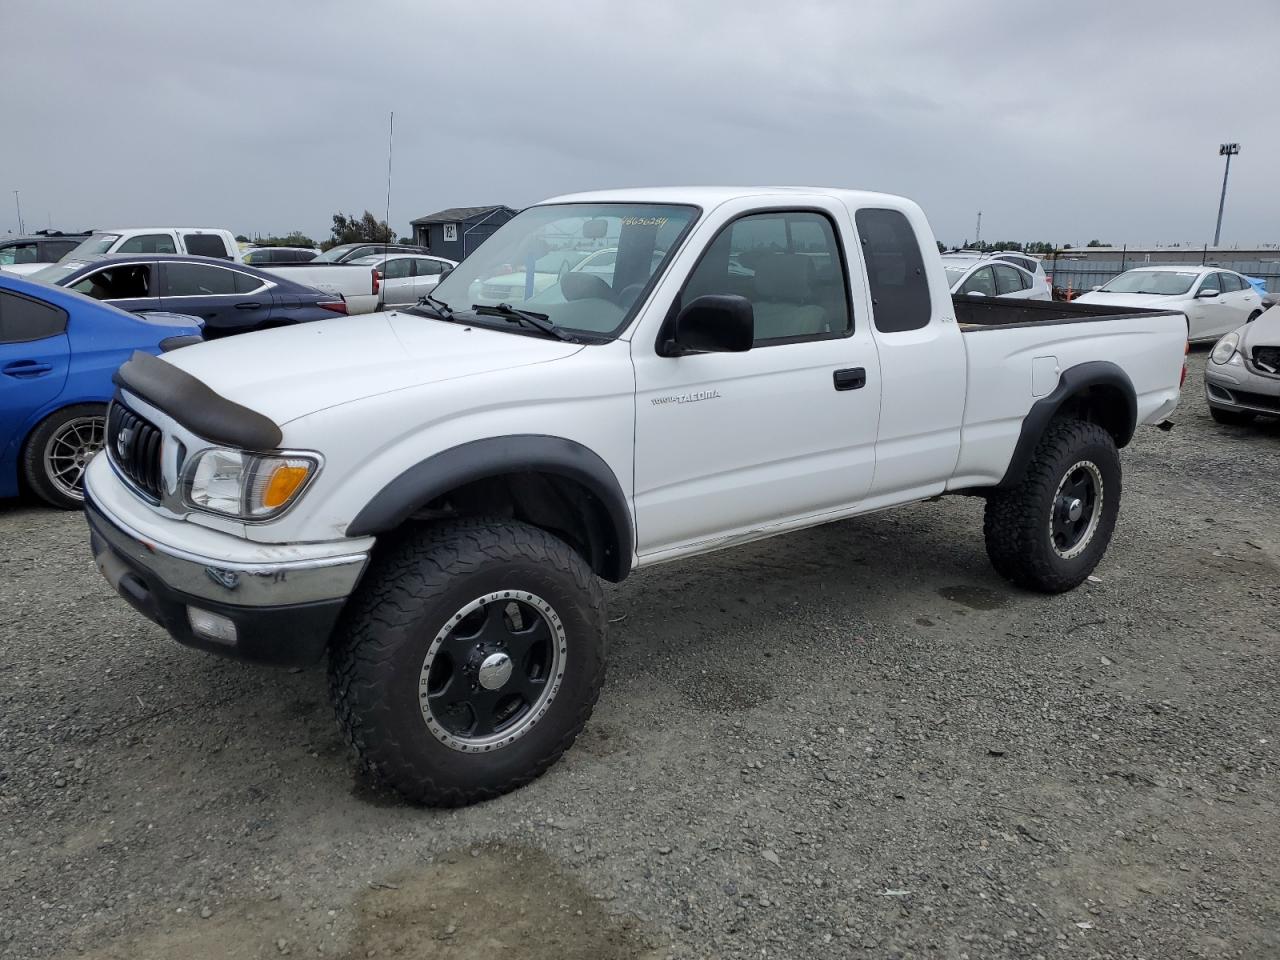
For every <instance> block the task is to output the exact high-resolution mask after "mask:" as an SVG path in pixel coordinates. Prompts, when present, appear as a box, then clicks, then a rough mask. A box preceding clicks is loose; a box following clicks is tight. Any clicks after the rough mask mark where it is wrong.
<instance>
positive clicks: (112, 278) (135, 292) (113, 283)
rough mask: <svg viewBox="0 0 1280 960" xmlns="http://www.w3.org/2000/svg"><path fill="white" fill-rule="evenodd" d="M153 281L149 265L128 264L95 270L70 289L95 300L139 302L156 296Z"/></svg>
mask: <svg viewBox="0 0 1280 960" xmlns="http://www.w3.org/2000/svg"><path fill="white" fill-rule="evenodd" d="M153 279H154V278H153V277H152V275H151V266H150V265H149V264H145V263H130V264H125V265H124V266H120V267H104V268H103V269H101V270H95V271H94V272H93V273H91V274H89V275H88V276H87V277H84V278H82V279H80V280H77V281H76V282H75V283H73V284H72V285H71V289H72V290H74V291H75V292H76V293H83V294H85V296H89V297H93V299H95V300H139V299H143V298H146V297H154V296H155V295H156V292H155V291H156V287H155V283H154V282H153Z"/></svg>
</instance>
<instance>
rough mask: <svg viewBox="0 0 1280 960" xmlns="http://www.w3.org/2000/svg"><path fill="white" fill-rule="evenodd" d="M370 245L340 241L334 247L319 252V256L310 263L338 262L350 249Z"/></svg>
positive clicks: (369, 245) (368, 245)
mask: <svg viewBox="0 0 1280 960" xmlns="http://www.w3.org/2000/svg"><path fill="white" fill-rule="evenodd" d="M371 246H372V244H369V243H340V244H338V245H337V246H336V247H330V248H329V249H328V250H326V251H325V252H324V253H322V254H320V256H318V257H316V258H315V260H313V261H312V263H338V262H340V261H341V260H342V258H343V257H345V256H346V255H347V254H349V253H351V251H353V250H358V249H360V248H361V247H371Z"/></svg>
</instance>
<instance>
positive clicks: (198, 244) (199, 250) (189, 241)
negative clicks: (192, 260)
mask: <svg viewBox="0 0 1280 960" xmlns="http://www.w3.org/2000/svg"><path fill="white" fill-rule="evenodd" d="M182 242H183V243H185V244H186V245H187V253H189V254H191V255H192V256H196V257H221V258H222V259H223V260H226V259H228V258H229V254H228V253H227V245H226V244H225V243H223V242H222V238H221V237H220V236H218V235H217V234H216V233H188V234H184V235H183V237H182Z"/></svg>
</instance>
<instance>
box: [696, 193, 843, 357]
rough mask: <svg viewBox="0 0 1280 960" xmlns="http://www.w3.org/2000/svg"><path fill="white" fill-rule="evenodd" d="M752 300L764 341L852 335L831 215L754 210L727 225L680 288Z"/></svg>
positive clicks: (760, 342) (758, 342)
mask: <svg viewBox="0 0 1280 960" xmlns="http://www.w3.org/2000/svg"><path fill="white" fill-rule="evenodd" d="M705 294H731V295H736V296H740V297H745V298H746V299H748V300H750V301H751V306H752V309H753V312H754V313H755V324H756V338H755V343H756V345H757V346H761V345H768V344H781V343H794V342H797V341H800V340H823V339H829V338H831V337H843V336H847V335H848V334H849V333H850V331H851V330H852V329H853V323H852V315H851V313H850V310H849V296H848V285H847V284H846V283H845V276H844V267H843V260H842V258H841V255H840V247H839V245H838V243H837V241H836V236H835V230H834V229H833V228H832V226H831V221H830V220H828V219H827V218H826V217H825V216H823V215H822V214H820V213H813V212H811V211H802V210H795V211H777V212H770V213H760V214H750V215H748V216H744V217H740V218H739V219H737V220H734V221H733V222H732V223H730V224H729V225H728V226H726V227H724V228H723V229H722V230H721V231H720V233H719V234H717V235H716V238H715V239H714V240H713V241H712V242H711V245H710V246H709V247H707V250H706V252H705V253H704V254H703V255H702V259H701V260H699V261H698V265H697V267H695V268H694V271H693V273H692V274H691V275H690V277H689V280H688V282H687V283H686V284H685V288H684V291H683V293H682V294H681V298H680V299H681V302H682V303H689V302H691V301H692V300H694V299H696V298H697V297H700V296H703V295H705Z"/></svg>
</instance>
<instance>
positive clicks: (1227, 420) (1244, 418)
mask: <svg viewBox="0 0 1280 960" xmlns="http://www.w3.org/2000/svg"><path fill="white" fill-rule="evenodd" d="M1209 416H1211V417H1213V419H1214V420H1216V421H1217V422H1218V423H1224V424H1226V425H1227V426H1230V427H1243V426H1244V425H1245V424H1247V423H1252V422H1253V419H1254V416H1255V414H1253V413H1251V412H1249V411H1248V410H1224V409H1222V408H1221V407H1214V406H1210V407H1209Z"/></svg>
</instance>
